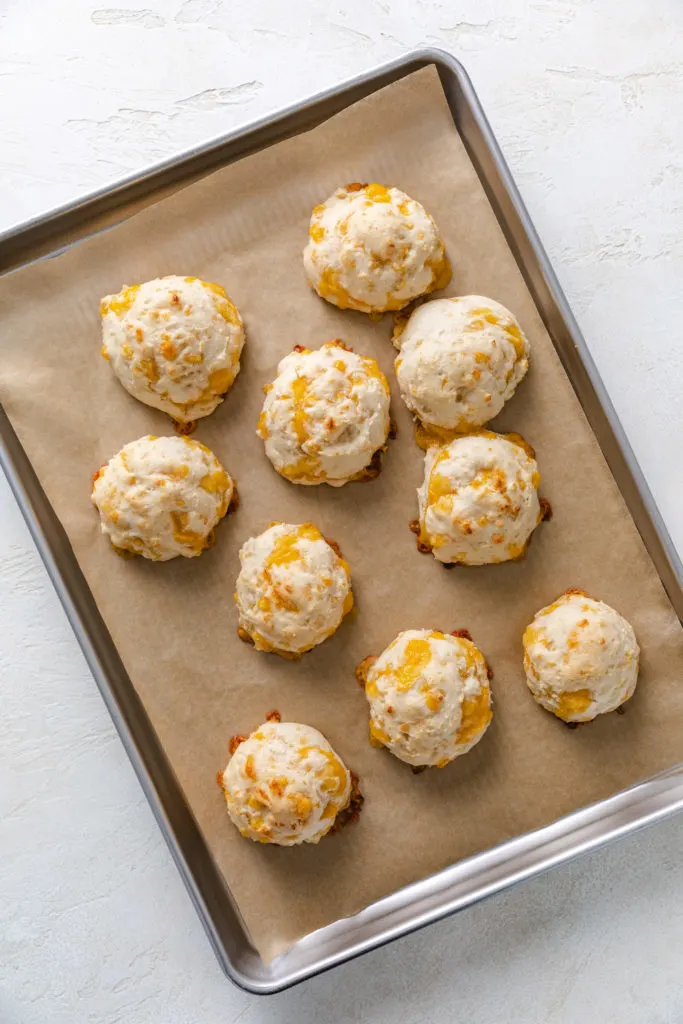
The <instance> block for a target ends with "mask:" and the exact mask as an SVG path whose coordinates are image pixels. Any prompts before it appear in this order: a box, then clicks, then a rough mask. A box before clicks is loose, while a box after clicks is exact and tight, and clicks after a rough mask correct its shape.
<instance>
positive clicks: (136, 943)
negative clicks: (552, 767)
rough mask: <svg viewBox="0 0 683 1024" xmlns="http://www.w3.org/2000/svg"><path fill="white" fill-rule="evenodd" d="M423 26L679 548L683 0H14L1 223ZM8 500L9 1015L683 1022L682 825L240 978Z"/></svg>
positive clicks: (419, 36)
mask: <svg viewBox="0 0 683 1024" xmlns="http://www.w3.org/2000/svg"><path fill="white" fill-rule="evenodd" d="M117 2H121V3H123V2H125V0H117ZM129 2H132V0H129ZM142 3H148V6H146V7H144V8H143V7H142ZM422 43H428V44H433V45H438V46H441V47H443V48H445V49H448V50H450V51H452V52H453V53H455V54H456V56H458V57H460V59H461V60H462V61H463V62H464V63H465V65H466V66H467V68H468V70H469V72H470V74H471V76H472V78H473V80H474V84H475V86H476V88H477V89H478V91H479V94H480V96H481V99H482V101H483V103H484V105H485V107H486V109H487V112H488V114H489V117H490V120H491V122H492V125H493V128H494V130H495V131H496V133H497V134H498V138H499V140H500V142H501V144H502V147H503V150H504V152H505V155H506V157H507V159H508V161H509V163H510V165H511V167H512V170H513V173H514V175H515V177H516V179H517V181H518V183H519V185H520V188H521V190H522V193H523V195H524V198H525V200H526V202H527V204H528V206H529V209H530V212H531V214H532V217H533V218H534V219H535V221H536V224H537V226H538V229H539V231H540V234H541V237H542V239H543V241H544V243H545V245H546V248H547V249H548V251H549V253H550V256H551V258H552V260H553V261H554V263H555V267H556V270H557V272H558V274H559V277H560V280H561V282H562V284H563V286H564V288H565V290H566V292H567V294H568V297H569V300H570V302H571V303H572V305H573V307H574V310H575V312H576V314H577V316H578V319H579V322H580V324H581V327H582V328H583V330H584V333H585V335H586V338H587V340H588V343H589V345H590V348H591V351H592V352H593V355H594V357H595V359H596V361H597V364H598V367H599V369H600V371H601V373H602V374H603V377H604V380H605V383H606V385H607V388H608V390H609V392H610V395H611V397H612V399H613V401H614V404H615V405H616V407H617V411H618V412H619V415H620V416H621V418H622V420H623V422H624V425H625V427H626V430H627V432H628V435H629V437H630V440H631V442H632V444H633V446H634V448H635V451H636V454H637V456H638V458H639V459H640V461H641V464H642V466H643V469H644V470H645V473H646V476H647V478H648V481H649V483H650V486H651V487H652V489H653V491H654V494H655V497H656V499H657V501H658V502H659V504H660V507H661V509H662V512H663V514H664V517H665V519H666V522H667V525H668V527H669V529H670V531H671V533H672V535H673V537H674V539H675V541H676V542H677V544H678V547H679V550H682V551H683V516H681V511H682V510H683V472H682V470H683V460H682V459H681V453H680V445H681V440H682V439H683V403H682V402H681V401H680V395H681V393H682V391H683V344H681V340H680V338H679V336H678V332H679V329H680V323H681V315H680V308H681V298H680V296H681V280H682V279H683V130H682V129H681V125H683V8H681V6H680V4H678V3H676V2H675V0H649V2H648V3H645V2H644V0H600V2H598V0H537V2H529V0H507V2H506V0H449V2H444V3H436V2H433V0H386V2H383V0H347V2H345V3H341V4H340V3H339V2H336V0H335V2H325V0H289V2H288V3H286V4H285V3H280V2H278V0H261V2H259V0H251V2H247V0H222V2H221V0H184V2H183V0H141V2H140V5H139V6H136V7H131V8H106V7H103V6H101V5H98V4H96V3H94V2H93V0H69V2H68V3H63V4H56V3H54V2H50V0H5V2H4V3H3V4H2V5H0V183H1V185H2V187H1V188H0V229H2V228H5V227H9V226H10V225H11V224H14V223H16V222H19V221H21V220H23V219H25V218H27V217H30V216H33V215H35V214H39V213H41V212H43V211H45V210H46V209H48V208H50V207H53V206H55V205H57V204H59V203H62V202H65V201H67V200H69V199H71V198H74V197H75V196H77V195H79V194H81V193H82V192H84V191H89V190H91V189H93V188H96V187H98V186H101V185H103V184H105V183H107V182H108V181H111V180H113V179H115V178H117V177H120V176H121V175H123V174H126V173H128V172H131V171H134V170H136V169H138V168H141V167H143V166H144V165H146V164H149V163H151V162H154V161H157V160H159V159H162V158H165V157H167V156H169V155H171V154H172V153H173V152H175V151H177V150H180V149H183V148H185V147H187V146H189V145H192V144H193V143H197V142H201V141H204V140H205V139H207V138H208V137H210V136H212V135H215V134H218V133H220V132H222V131H225V130H226V129H229V128H232V127H234V126H236V125H239V124H241V123H244V122H245V121H247V120H250V119H252V118H254V117H257V116H259V115H261V114H263V113H266V112H267V111H269V110H272V109H274V108H276V107H279V106H282V105H284V104H287V103H289V102H292V101H294V100H296V99H298V98H300V97H303V96H304V95H306V94H307V93H309V92H311V91H313V90H315V89H318V88H322V87H324V86H327V85H330V84H333V83H334V82H336V81H337V80H339V79H341V78H344V77H347V76H349V75H351V74H353V73H355V72H358V71H361V70H363V69H365V68H368V67H370V66H372V65H374V64H376V63H379V62H380V61H382V60H385V59H388V58H390V57H392V56H395V55H397V54H399V53H401V52H403V51H404V50H407V49H410V48H413V47H414V46H417V45H419V44H422ZM0 523H1V524H2V529H1V530H0V608H1V609H2V620H1V625H0V686H1V691H0V692H1V693H2V724H1V725H0V779H1V780H2V781H1V782H0V857H1V859H2V860H1V863H2V872H1V874H0V892H1V896H0V907H1V908H2V926H1V927H0V965H1V966H0V1022H2V1024H51V1022H53V1021H54V1022H58V1024H61V1022H65V1024H67V1022H68V1024H78V1022H81V1021H86V1022H94V1024H115V1022H119V1021H121V1022H122V1021H125V1022H126V1024H131V1022H132V1024H137V1022H154V1024H157V1022H158V1024H186V1022H187V1024H219V1022H220V1024H235V1022H236V1021H238V1020H239V1021H240V1022H242V1024H270V1022H272V1024H276V1022H277V1024H313V1021H316V1024H317V1022H318V1021H320V1020H324V1021H330V1022H333V1024H336V1022H347V1021H348V1022H351V1021H359V1022H360V1021H362V1022H364V1024H365V1022H370V1021H373V1022H374V1021H377V1022H385V1021H386V1022H389V1021H391V1022H392V1024H394V1022H400V1024H423V1022H424V1024H427V1022H429V1024H441V1022H443V1024H446V1022H448V1024H450V1022H459V1021H467V1022H472V1024H475V1022H476V1024H479V1022H482V1024H489V1022H491V1024H493V1022H505V1024H511V1022H517V1021H518V1022H523V1024H536V1022H538V1024H556V1022H557V1024H560V1022H561V1024H584V1022H586V1024H592V1022H598V1024H612V1022H614V1024H631V1022H633V1024H636V1022H637V1024H651V1022H652V1024H654V1022H657V1024H659V1022H662V1024H663V1022H671V1024H674V1022H679V1021H681V1020H682V1019H683V975H682V974H681V969H680V949H681V942H682V941H683V909H682V908H683V855H682V854H681V847H682V843H683V824H682V823H681V821H680V820H673V821H671V822H669V823H667V824H665V825H662V826H659V827H657V828H655V829H653V830H650V831H648V832H645V833H643V834H641V835H640V836H637V837H635V838H632V839H629V840H627V841H625V842H623V843H621V844H619V845H617V846H615V847H612V848H610V849H608V850H605V851H602V852H600V853H598V854H595V855H593V856H591V857H589V858H586V859H584V860H582V861H579V862H576V863H575V864H574V865H572V866H570V867H568V868H564V869H560V870H558V871H556V872H554V873H552V874H550V875H548V876H545V877H544V878H541V879H539V880H537V881H534V882H531V883H527V884H525V885H523V886H521V887H518V888H517V889H515V890H514V891H512V892H510V893H508V894H506V895H503V896H500V897H497V898H496V899H494V900H491V901H489V902H488V903H486V904H483V905H480V906H478V907H475V908H473V909H472V910H469V911H466V912H464V913H462V914H460V915H459V916H457V917H456V918H454V919H452V920H451V921H448V922H446V923H444V924H441V925H438V926H436V927H433V928H431V929H429V930H427V931H425V932H422V933H420V934H419V935H416V936H413V937H411V938H409V939H406V940H404V941H402V942H400V943H399V944H397V945H395V946H393V947H390V948H388V949H386V950H382V951H379V952H377V953H375V954H372V955H370V956H369V957H366V958H364V959H362V960H360V961H357V962H355V963H353V964H351V965H349V966H347V967H344V968H341V969H339V970H337V971H335V972H333V973H331V974H329V975H326V976H325V977H322V978H320V979H316V980H315V981H313V982H311V983H309V984H307V985H305V986H303V987H301V988H299V989H297V990H294V991H292V992H290V993H285V994H283V995H282V996H277V997H273V998H271V999H268V1000H259V999H257V998H256V997H253V996H249V995H246V994H245V993H242V992H239V991H238V990H236V989H234V988H233V987H232V986H231V985H230V984H229V983H228V982H227V981H225V979H224V978H223V976H222V975H221V974H220V972H219V969H218V967H217V965H216V962H215V961H214V958H213V954H212V953H211V950H210V948H209V946H208V943H207V942H206V940H205V938H204V935H203V932H202V930H201V926H200V925H199V922H198V920H197V918H196V916H195V914H194V911H193V910H192V907H191V906H190V902H189V899H188V898H187V896H186V895H185V892H184V889H183V887H182V883H181V882H180V879H179V877H178V876H177V874H176V871H175V868H174V867H173V865H172V863H171V860H170V857H169V855H168V853H167V851H166V848H165V846H164V845H163V841H162V840H161V837H160V835H159V833H158V831H157V829H156V826H155V824H154V822H153V820H152V816H151V813H150V812H149V810H148V808H147V805H146V803H145V801H144V798H143V797H142V795H141V792H140V789H139V787H138V785H137V782H136V780H135V778H134V775H133V772H132V769H131V768H130V766H129V764H128V762H127V759H126V757H125V755H124V753H123V749H122V747H121V745H120V743H119V741H118V740H117V738H116V736H115V733H114V730H113V727H112V725H111V722H110V720H109V718H108V716H107V714H106V712H105V710H104V706H103V704H102V701H101V699H100V697H99V695H98V693H97V690H96V688H95V685H94V683H93V682H92V680H91V678H90V675H89V673H88V671H87V669H86V667H85V665H84V663H83V659H82V657H81V655H80V652H79V650H78V648H77V645H76V642H75V640H74V639H73V636H72V635H71V632H70V629H69V627H68V625H67V623H66V620H65V617H64V615H63V613H62V611H61V608H60V606H59V604H58V602H57V599H56V597H55V595H54V594H53V592H52V589H51V587H50V584H49V582H48V580H47V577H46V574H45V572H44V570H43V568H42V565H41V563H40V561H39V559H38V556H37V554H36V553H35V551H34V549H33V547H32V544H31V541H30V539H29V537H28V534H27V531H26V529H25V527H24V525H23V523H22V520H21V517H20V514H19V512H18V510H17V508H16V506H15V504H14V502H13V499H12V498H11V495H10V493H9V489H8V488H7V485H6V484H5V483H4V481H1V482H0ZM616 557H618V554H617V555H616Z"/></svg>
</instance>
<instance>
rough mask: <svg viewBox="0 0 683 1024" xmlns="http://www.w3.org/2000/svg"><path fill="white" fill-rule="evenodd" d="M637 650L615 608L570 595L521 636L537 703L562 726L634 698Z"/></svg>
mask: <svg viewBox="0 0 683 1024" xmlns="http://www.w3.org/2000/svg"><path fill="white" fill-rule="evenodd" d="M639 655H640V648H639V647H638V642H637V640H636V635H635V633H634V631H633V627H632V626H631V625H630V623H628V622H627V621H626V619H624V618H623V617H622V616H621V615H619V613H618V612H616V611H615V610H614V608H610V606H609V605H607V604H604V603H603V602H602V601H594V600H593V598H591V597H586V595H585V594H584V593H583V592H581V591H575V592H572V591H569V592H567V593H566V594H563V595H562V596H561V597H559V598H558V599H557V601H554V602H553V603H552V604H550V605H548V606H547V607H546V608H542V609H541V610H540V612H538V614H537V615H536V617H535V618H534V620H533V622H532V623H531V624H530V625H529V626H527V628H526V630H525V632H524V669H525V671H526V678H527V684H528V686H529V689H530V690H531V692H532V694H533V695H534V698H535V699H536V701H537V702H538V703H539V704H541V705H542V707H544V708H546V710H548V711H552V713H553V714H554V715H557V717H558V718H562V719H563V720H564V721H565V722H590V721H591V720H592V719H593V718H595V717H596V715H601V714H606V713H607V712H609V711H614V710H615V708H618V707H619V705H621V704H623V703H624V701H626V700H628V699H629V697H631V696H632V694H633V691H634V690H635V688H636V683H637V681H638V662H639Z"/></svg>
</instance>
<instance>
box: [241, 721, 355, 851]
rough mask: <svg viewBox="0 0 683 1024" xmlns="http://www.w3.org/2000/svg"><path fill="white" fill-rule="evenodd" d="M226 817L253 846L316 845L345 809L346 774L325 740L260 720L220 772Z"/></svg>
mask: <svg viewBox="0 0 683 1024" xmlns="http://www.w3.org/2000/svg"><path fill="white" fill-rule="evenodd" d="M222 786H223V791H224V793H225V799H226V801H227V805H228V814H229V815H230V818H231V819H232V821H233V823H234V824H235V825H236V826H237V828H238V829H239V830H240V832H241V833H242V835H243V836H245V837H246V838H247V839H253V840H254V841H255V842H258V843H275V844H277V845H278V846H296V845H298V844H299V843H317V842H318V841H319V840H320V839H321V838H322V837H323V836H324V835H325V834H326V833H327V832H329V830H330V829H331V828H332V826H333V825H334V822H335V819H336V817H337V815H338V814H339V812H340V811H342V810H344V808H345V807H346V806H347V805H348V803H349V799H350V795H351V776H350V773H349V771H348V769H347V768H346V766H345V765H344V763H343V761H342V760H341V758H340V757H339V755H338V754H336V753H335V752H334V750H333V749H332V747H331V746H330V744H329V743H328V742H327V740H326V739H325V737H324V736H323V735H322V734H321V733H319V732H318V731H317V729H312V728H311V727H310V726H309V725H299V724H298V723H296V722H265V723H264V724H263V725H261V726H260V727H259V728H258V729H257V730H256V732H254V733H252V734H251V736H250V737H249V738H248V739H246V740H244V741H243V742H242V743H240V745H239V746H238V747H237V749H236V751H235V753H234V754H233V755H232V758H231V759H230V761H229V763H228V766H227V768H226V769H225V771H224V772H223V776H222Z"/></svg>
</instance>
